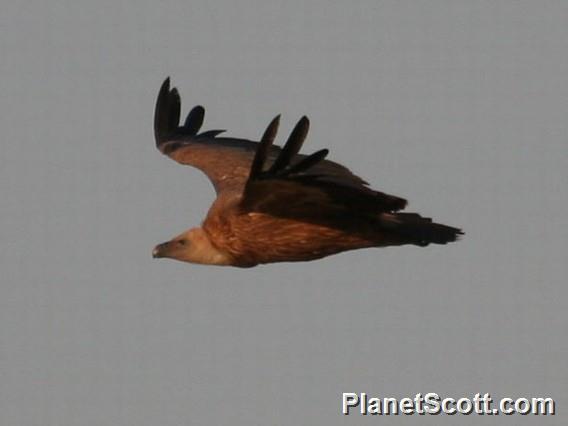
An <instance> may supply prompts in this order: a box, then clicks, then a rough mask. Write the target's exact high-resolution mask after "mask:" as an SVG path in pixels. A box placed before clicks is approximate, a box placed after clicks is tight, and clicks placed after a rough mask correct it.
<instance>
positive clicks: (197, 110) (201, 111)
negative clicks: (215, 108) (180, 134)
mask: <svg viewBox="0 0 568 426" xmlns="http://www.w3.org/2000/svg"><path fill="white" fill-rule="evenodd" d="M204 118H205V108H203V107H202V106H201V105H197V106H195V107H193V108H192V109H191V111H189V114H187V118H186V119H185V122H184V124H183V130H184V133H185V134H187V135H196V134H197V132H199V129H201V126H202V125H203V119H204Z"/></svg>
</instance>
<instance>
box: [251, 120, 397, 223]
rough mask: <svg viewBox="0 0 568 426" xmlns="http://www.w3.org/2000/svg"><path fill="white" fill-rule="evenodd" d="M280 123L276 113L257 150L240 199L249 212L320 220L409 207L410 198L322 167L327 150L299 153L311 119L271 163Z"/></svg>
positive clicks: (352, 218) (301, 123) (296, 130)
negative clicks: (269, 160) (343, 176)
mask: <svg viewBox="0 0 568 426" xmlns="http://www.w3.org/2000/svg"><path fill="white" fill-rule="evenodd" d="M278 124H279V117H278V116H277V117H276V118H274V119H273V120H272V122H271V123H270V124H269V126H268V127H267V129H266V131H265V132H264V135H263V136H262V140H261V142H260V145H259V146H258V149H257V151H256V154H255V157H254V161H253V163H252V165H251V170H250V175H249V178H248V181H247V183H246V186H245V190H244V194H243V198H242V202H241V207H242V208H243V209H244V210H245V211H249V212H260V213H269V214H271V215H273V216H279V217H287V218H301V219H302V220H304V221H310V220H313V221H316V222H318V221H322V220H323V221H330V220H331V221H335V220H339V221H342V220H345V219H348V220H351V221H355V220H356V218H354V217H349V218H346V217H345V216H344V215H345V214H346V213H349V214H350V215H353V214H356V215H357V216H358V217H359V218H364V217H374V218H376V217H377V216H378V215H379V214H380V213H385V212H394V211H397V210H400V209H402V208H404V207H405V205H406V200H404V199H402V198H398V197H395V196H392V195H388V194H385V193H383V192H378V191H374V190H372V189H370V188H369V187H368V186H366V185H362V184H354V183H353V182H352V181H351V180H349V179H342V177H341V176H337V175H331V174H328V173H326V172H325V170H322V169H321V168H319V167H318V165H321V164H322V162H324V161H325V160H324V158H325V157H326V156H327V154H328V150H327V149H323V150H320V151H317V152H315V153H313V154H311V155H309V156H299V155H298V152H299V150H300V148H301V147H302V144H303V142H304V140H305V138H306V135H307V133H308V128H309V121H308V119H307V117H302V118H301V119H300V121H299V122H298V124H296V127H295V128H294V130H293V131H292V133H291V134H290V137H289V138H288V141H287V142H286V144H285V145H284V147H283V148H282V150H281V151H280V153H279V155H278V157H277V158H276V159H275V160H274V161H273V162H272V163H271V164H270V165H267V159H268V153H269V152H270V148H271V146H272V143H273V141H274V138H275V136H276V132H277V129H278Z"/></svg>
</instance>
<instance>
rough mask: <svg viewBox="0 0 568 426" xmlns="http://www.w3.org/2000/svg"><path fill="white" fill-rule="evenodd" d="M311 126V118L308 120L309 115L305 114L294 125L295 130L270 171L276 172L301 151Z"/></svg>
mask: <svg viewBox="0 0 568 426" xmlns="http://www.w3.org/2000/svg"><path fill="white" fill-rule="evenodd" d="M309 128H310V120H308V117H306V116H303V117H302V118H301V119H300V121H298V123H297V124H296V126H295V127H294V130H292V133H290V136H289V137H288V140H287V141H286V144H285V145H284V147H283V148H282V151H281V152H280V154H279V155H278V158H276V161H274V164H272V167H270V170H269V171H268V173H275V172H277V171H279V170H282V169H284V168H285V167H287V166H288V165H289V164H290V161H291V160H292V158H293V157H294V156H295V155H296V154H298V152H300V148H302V144H303V143H304V140H305V139H306V136H307V134H308V130H309Z"/></svg>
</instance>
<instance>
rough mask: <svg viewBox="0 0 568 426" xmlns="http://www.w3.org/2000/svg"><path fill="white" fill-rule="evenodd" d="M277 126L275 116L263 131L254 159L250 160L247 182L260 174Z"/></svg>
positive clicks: (277, 120)
mask: <svg viewBox="0 0 568 426" xmlns="http://www.w3.org/2000/svg"><path fill="white" fill-rule="evenodd" d="M279 125H280V115H277V116H276V117H274V118H273V119H272V121H271V122H270V124H269V125H268V127H267V128H266V130H265V131H264V134H263V135H262V139H261V140H260V143H259V144H258V148H257V149H256V153H255V155H254V159H253V160H252V165H251V168H250V174H249V181H253V180H255V179H256V178H258V176H259V175H260V174H261V173H262V169H263V167H264V163H265V162H266V158H267V157H268V151H269V150H270V147H271V146H272V143H273V142H274V138H275V137H276V133H277V132H278V126H279Z"/></svg>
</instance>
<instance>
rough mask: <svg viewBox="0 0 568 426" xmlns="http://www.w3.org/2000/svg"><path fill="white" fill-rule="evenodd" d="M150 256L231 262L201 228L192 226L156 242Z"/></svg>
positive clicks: (212, 262)
mask: <svg viewBox="0 0 568 426" xmlns="http://www.w3.org/2000/svg"><path fill="white" fill-rule="evenodd" d="M152 257H154V258H162V257H166V258H170V259H176V260H181V261H182V262H189V263H201V264H206V265H230V264H231V257H230V256H229V255H228V254H227V253H224V252H222V251H220V250H218V249H217V248H216V247H215V246H214V245H213V244H212V243H211V239H210V238H209V236H208V235H207V233H206V232H205V231H204V230H203V229H202V228H192V229H190V230H189V231H185V232H184V233H182V234H180V235H178V236H177V237H174V238H172V239H171V240H170V241H167V242H165V243H162V244H158V245H157V246H156V247H155V248H154V250H153V251H152Z"/></svg>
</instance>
